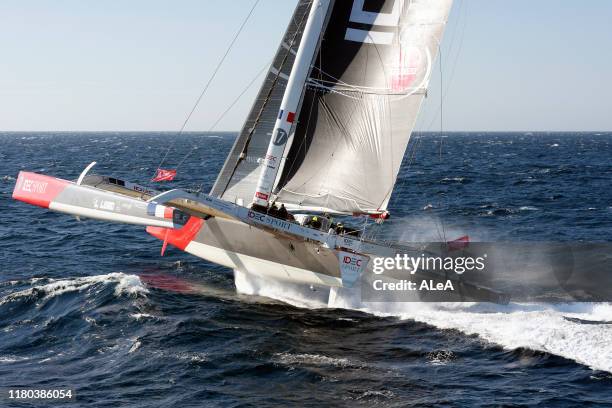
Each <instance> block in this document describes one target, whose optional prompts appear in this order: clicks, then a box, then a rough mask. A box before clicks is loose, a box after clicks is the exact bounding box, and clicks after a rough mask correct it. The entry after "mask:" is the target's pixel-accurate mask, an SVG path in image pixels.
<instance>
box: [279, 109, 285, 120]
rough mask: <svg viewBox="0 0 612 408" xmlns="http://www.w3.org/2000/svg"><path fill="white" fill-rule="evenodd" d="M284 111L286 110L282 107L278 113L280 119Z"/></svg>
mask: <svg viewBox="0 0 612 408" xmlns="http://www.w3.org/2000/svg"><path fill="white" fill-rule="evenodd" d="M283 113H285V111H284V110H283V109H281V110H280V112H279V113H278V118H279V119H282V118H283Z"/></svg>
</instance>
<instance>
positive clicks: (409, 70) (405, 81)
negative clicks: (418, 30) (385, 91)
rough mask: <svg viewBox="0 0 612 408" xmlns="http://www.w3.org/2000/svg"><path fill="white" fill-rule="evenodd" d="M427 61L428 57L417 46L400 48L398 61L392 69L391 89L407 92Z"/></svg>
mask: <svg viewBox="0 0 612 408" xmlns="http://www.w3.org/2000/svg"><path fill="white" fill-rule="evenodd" d="M425 63H426V57H425V56H424V55H423V53H422V52H421V50H419V49H418V48H416V47H407V48H406V49H404V50H400V52H399V55H398V61H397V63H396V64H395V65H394V66H393V68H392V70H391V89H392V90H393V91H394V92H405V91H407V90H409V89H411V88H413V85H414V83H415V81H416V79H417V77H418V75H419V71H420V70H421V69H422V68H421V67H423V65H424V64H425Z"/></svg>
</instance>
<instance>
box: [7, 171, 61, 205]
mask: <svg viewBox="0 0 612 408" xmlns="http://www.w3.org/2000/svg"><path fill="white" fill-rule="evenodd" d="M67 185H68V182H67V181H66V180H60V179H57V178H55V177H49V176H45V175H42V174H36V173H29V172H25V171H22V172H20V173H19V176H18V177H17V184H16V185H15V189H14V190H13V198H14V199H15V200H19V201H23V202H25V203H28V204H33V205H37V206H39V207H43V208H49V203H51V201H53V199H55V197H57V195H58V194H59V193H60V192H62V191H63V190H64V188H66V186H67Z"/></svg>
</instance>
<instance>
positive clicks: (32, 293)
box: [0, 272, 148, 306]
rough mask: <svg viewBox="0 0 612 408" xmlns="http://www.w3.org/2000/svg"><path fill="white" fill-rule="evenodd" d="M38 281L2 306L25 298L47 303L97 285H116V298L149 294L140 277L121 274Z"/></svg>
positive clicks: (0, 301)
mask: <svg viewBox="0 0 612 408" xmlns="http://www.w3.org/2000/svg"><path fill="white" fill-rule="evenodd" d="M38 281H39V280H35V279H32V281H31V283H32V284H34V285H35V286H32V287H30V288H28V289H24V290H20V291H18V292H13V293H11V294H9V295H6V296H5V297H3V298H2V299H0V306H1V305H3V304H5V303H9V302H14V301H18V300H21V299H25V298H34V299H37V300H38V299H40V300H43V301H45V300H48V299H51V298H54V297H56V296H60V295H62V294H64V293H69V292H81V291H84V290H86V289H89V288H90V287H92V286H94V285H97V284H116V286H115V292H114V293H115V296H122V295H129V296H143V295H145V294H146V293H148V290H147V288H146V287H145V286H144V285H143V284H142V282H141V281H140V278H139V277H138V276H136V275H127V274H125V273H121V272H114V273H109V274H106V275H95V276H86V277H79V278H67V279H59V280H56V279H46V280H45V281H46V282H48V283H44V284H42V285H36V283H38Z"/></svg>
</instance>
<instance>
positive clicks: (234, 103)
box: [176, 61, 272, 169]
mask: <svg viewBox="0 0 612 408" xmlns="http://www.w3.org/2000/svg"><path fill="white" fill-rule="evenodd" d="M271 63H272V61H270V62H267V63H266V65H264V66H263V68H261V69H260V70H259V71H258V72H257V74H256V75H255V77H253V79H251V82H249V84H248V85H247V86H246V87H245V88H244V89H243V90H242V92H240V94H239V95H238V96H237V97H236V98H235V99H234V100H233V101H232V103H231V104H230V105H229V106H228V107H227V109H225V111H223V113H222V114H221V115H220V116H219V117H218V118H217V120H216V121H215V123H213V124H212V126H210V127H209V128H208V130H207V132H212V131H213V130H215V127H216V126H217V125H218V124H219V122H221V121H222V120H223V118H225V115H227V114H228V113H229V111H231V110H232V108H233V107H234V106H235V105H236V104H237V103H238V101H239V100H240V99H241V98H242V97H243V96H244V94H245V93H246V92H247V91H248V90H249V89H250V88H251V87H252V86H253V84H254V83H255V81H257V79H258V78H259V77H260V76H261V74H262V73H264V72H265V70H266V69H267V68H268V67H269V66H270V64H271ZM196 148H197V145H195V144H194V145H193V147H192V148H191V149H190V150H189V152H187V154H186V155H185V156H184V157H183V159H182V160H181V161H180V162H179V164H177V165H176V168H177V169H178V168H179V167H180V166H181V164H183V163H184V162H185V160H187V158H188V157H189V156H190V155H191V153H193V151H194V150H195V149H196Z"/></svg>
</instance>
